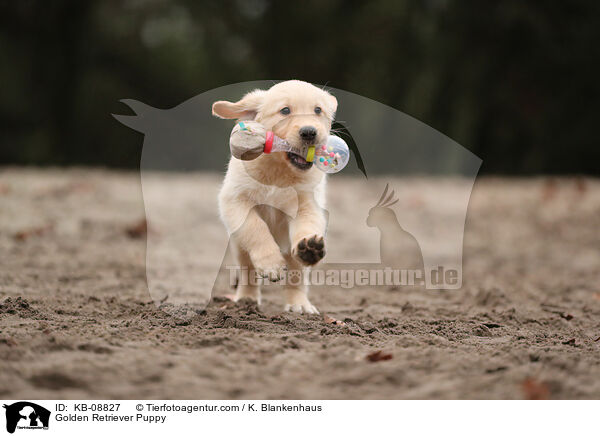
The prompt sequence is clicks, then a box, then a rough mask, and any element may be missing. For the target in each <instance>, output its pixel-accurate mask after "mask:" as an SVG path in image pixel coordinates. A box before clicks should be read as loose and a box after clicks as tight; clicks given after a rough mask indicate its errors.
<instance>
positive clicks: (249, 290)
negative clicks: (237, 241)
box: [233, 247, 260, 304]
mask: <svg viewBox="0 0 600 436" xmlns="http://www.w3.org/2000/svg"><path fill="white" fill-rule="evenodd" d="M236 251H237V259H238V262H239V266H240V270H239V271H238V282H237V289H236V292H235V297H234V299H233V301H239V300H241V299H242V298H251V299H253V300H255V301H256V302H257V303H258V304H260V286H259V284H258V280H257V277H256V270H255V269H254V266H253V265H252V261H251V260H250V256H249V255H248V253H247V252H246V251H245V250H243V249H241V248H239V247H237V250H236Z"/></svg>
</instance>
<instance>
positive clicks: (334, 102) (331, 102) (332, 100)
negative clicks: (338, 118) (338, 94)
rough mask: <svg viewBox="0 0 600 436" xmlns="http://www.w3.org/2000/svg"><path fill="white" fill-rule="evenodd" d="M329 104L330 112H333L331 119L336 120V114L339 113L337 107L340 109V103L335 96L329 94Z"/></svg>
mask: <svg viewBox="0 0 600 436" xmlns="http://www.w3.org/2000/svg"><path fill="white" fill-rule="evenodd" d="M327 103H328V106H329V110H330V111H331V112H330V113H329V115H330V117H331V119H332V120H333V119H334V118H335V113H336V111H337V107H338V102H337V98H335V97H334V96H333V95H331V94H329V93H328V94H327Z"/></svg>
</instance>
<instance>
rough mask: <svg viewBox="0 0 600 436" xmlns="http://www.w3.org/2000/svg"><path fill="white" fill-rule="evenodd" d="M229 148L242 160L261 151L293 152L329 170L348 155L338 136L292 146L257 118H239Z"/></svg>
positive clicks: (334, 170) (335, 168)
mask: <svg viewBox="0 0 600 436" xmlns="http://www.w3.org/2000/svg"><path fill="white" fill-rule="evenodd" d="M229 148H230V150H231V154H232V155H233V157H235V158H237V159H241V160H253V159H256V158H257V157H258V156H260V155H261V154H263V153H267V154H268V153H273V152H281V151H284V152H290V153H294V154H297V155H298V156H300V157H302V158H304V159H306V161H307V162H314V164H315V166H316V167H317V168H318V169H320V170H321V171H323V172H326V173H330V174H331V173H337V172H338V171H341V170H342V169H344V167H345V166H346V164H347V163H348V160H349V159H350V150H349V149H348V145H346V142H345V141H344V140H343V139H342V138H340V137H339V136H333V135H329V137H328V138H327V143H326V144H324V145H317V146H315V145H300V146H293V145H291V144H290V143H289V142H287V141H286V140H285V139H282V138H280V137H278V136H276V135H275V134H274V133H273V132H271V131H270V130H267V129H265V127H264V126H263V125H262V124H260V123H257V122H256V121H240V122H238V123H237V124H236V125H235V126H234V127H233V130H232V131H231V136H230V137H229Z"/></svg>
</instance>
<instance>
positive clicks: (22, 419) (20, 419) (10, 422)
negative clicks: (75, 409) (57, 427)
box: [4, 401, 50, 433]
mask: <svg viewBox="0 0 600 436" xmlns="http://www.w3.org/2000/svg"><path fill="white" fill-rule="evenodd" d="M4 408H5V409H6V431H7V432H9V433H14V432H15V430H16V429H30V430H33V429H48V425H49V423H50V411H49V410H48V409H46V408H44V407H42V406H39V405H37V404H35V403H30V402H28V401H19V402H18V403H13V404H11V405H6V404H5V405H4Z"/></svg>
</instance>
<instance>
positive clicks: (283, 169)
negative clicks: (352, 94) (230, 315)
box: [212, 80, 337, 313]
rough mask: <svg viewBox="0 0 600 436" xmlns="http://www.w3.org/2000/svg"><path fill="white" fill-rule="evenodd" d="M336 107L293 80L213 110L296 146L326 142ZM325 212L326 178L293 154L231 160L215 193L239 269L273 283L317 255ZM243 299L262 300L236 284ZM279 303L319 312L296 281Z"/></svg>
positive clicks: (247, 284)
mask: <svg viewBox="0 0 600 436" xmlns="http://www.w3.org/2000/svg"><path fill="white" fill-rule="evenodd" d="M336 109H337V100H336V99H335V97H334V96H332V95H331V94H329V93H328V92H326V91H324V90H322V89H319V88H317V87H315V86H313V85H311V84H310V83H306V82H302V81H299V80H290V81H287V82H282V83H278V84H277V85H274V86H273V87H271V88H270V89H269V90H266V91H265V90H255V91H252V92H250V93H248V94H246V95H245V96H244V97H243V98H242V99H241V100H240V101H238V102H236V103H232V102H228V101H217V102H215V103H214V104H213V106H212V110H213V114H214V115H216V116H218V117H221V118H229V119H238V120H255V121H258V122H260V123H262V124H263V125H264V126H265V127H266V128H267V129H268V130H272V131H273V132H274V133H275V135H277V136H279V137H281V138H284V139H286V140H287V141H288V142H290V143H292V144H295V145H307V144H308V145H311V144H312V145H319V144H324V143H325V142H326V140H327V136H328V135H329V131H330V129H331V123H332V122H333V118H334V116H335V111H336ZM324 207H325V174H324V173H323V172H321V171H319V170H318V169H316V168H314V167H313V164H312V163H311V162H307V161H306V160H304V159H303V158H302V157H300V156H297V155H295V154H292V153H282V152H280V153H272V154H263V155H261V156H260V157H258V158H257V159H254V160H251V161H241V160H238V159H235V158H231V160H230V161H229V166H228V169H227V175H226V176H225V181H224V183H223V187H222V189H221V192H220V194H219V208H220V213H221V217H222V219H223V222H224V223H225V225H226V227H227V230H228V232H229V234H230V236H231V242H232V244H231V245H232V246H233V247H234V250H235V252H236V254H237V259H238V261H239V264H240V266H241V267H242V268H247V269H248V271H249V272H250V274H254V273H257V274H259V275H261V276H263V277H268V278H269V279H270V280H272V281H278V280H281V279H282V278H283V276H284V274H285V271H286V270H287V269H289V270H301V269H302V268H303V267H307V266H311V265H315V264H316V263H318V262H319V261H320V260H321V259H322V258H323V256H324V255H325V241H324V236H325V230H326V224H327V223H326V217H325V215H324ZM282 211H283V212H285V213H283V212H282ZM294 282H296V281H294ZM243 297H250V298H253V299H255V300H257V301H258V302H259V303H260V287H259V286H257V285H256V284H255V281H252V280H250V281H244V280H242V281H240V283H239V285H238V288H237V292H236V297H235V298H236V300H238V299H240V298H243ZM285 299H286V301H285V310H288V311H293V312H300V313H318V311H317V309H316V308H315V307H314V306H313V305H312V304H311V302H310V301H309V299H308V289H307V287H306V286H304V285H303V284H302V283H298V284H293V285H292V284H290V283H289V281H288V283H286V284H285Z"/></svg>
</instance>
